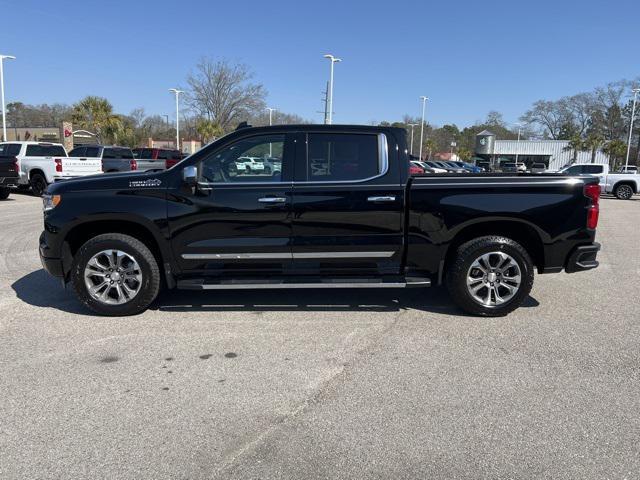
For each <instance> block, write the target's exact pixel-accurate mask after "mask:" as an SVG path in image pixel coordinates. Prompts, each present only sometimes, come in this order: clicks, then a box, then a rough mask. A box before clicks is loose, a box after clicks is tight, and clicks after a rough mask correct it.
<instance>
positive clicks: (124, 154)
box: [102, 148, 133, 160]
mask: <svg viewBox="0 0 640 480" xmlns="http://www.w3.org/2000/svg"><path fill="white" fill-rule="evenodd" d="M102 158H122V159H127V160H128V159H132V158H133V152H132V151H131V149H129V148H105V149H104V153H103V154H102Z"/></svg>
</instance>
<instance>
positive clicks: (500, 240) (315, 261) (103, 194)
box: [40, 125, 600, 316]
mask: <svg viewBox="0 0 640 480" xmlns="http://www.w3.org/2000/svg"><path fill="white" fill-rule="evenodd" d="M269 151H271V157H272V158H274V161H277V162H278V163H280V164H281V166H282V170H281V173H280V174H279V175H256V174H255V173H254V172H246V171H244V170H241V169H238V168H237V167H236V164H237V162H238V161H239V159H241V158H244V157H263V156H264V155H265V154H268V152H269ZM599 192H600V189H599V187H598V180H597V179H596V178H592V177H580V176H578V177H569V176H564V175H545V176H540V175H527V174H517V175H505V174H498V175H496V174H484V173H480V174H467V175H455V174H451V175H449V174H438V175H420V176H410V175H409V154H408V151H407V140H406V134H405V131H404V130H403V129H398V128H390V127H370V126H366V127H365V126H339V125H298V126H295V125H287V126H271V127H260V128H250V127H249V128H240V129H237V130H236V131H235V132H233V133H231V134H229V135H227V136H225V137H222V138H220V139H219V140H217V141H215V142H213V143H212V144H210V145H208V146H207V147H205V148H203V149H202V150H200V151H199V152H197V153H195V154H193V155H191V156H190V157H187V158H186V159H184V160H183V161H182V162H180V163H179V164H177V165H175V166H174V167H172V168H170V169H168V170H166V171H163V172H134V173H130V174H104V175H101V176H95V177H88V178H83V179H78V180H72V181H68V182H62V183H59V184H54V185H51V186H49V189H48V192H47V194H46V195H45V197H44V231H43V233H42V235H41V236H40V257H41V261H42V264H43V266H44V268H45V270H46V271H48V272H49V273H50V274H51V275H53V276H56V277H59V278H60V279H62V281H63V283H64V284H67V283H70V284H71V285H72V287H73V289H74V290H75V293H76V295H77V297H78V298H79V300H80V301H81V302H82V303H83V304H84V305H86V306H87V307H88V308H89V309H91V310H93V311H95V312H97V313H99V314H104V315H115V316H120V315H130V314H136V313H138V312H141V311H143V310H145V309H146V308H147V307H148V306H149V305H150V304H151V303H152V302H153V301H154V300H155V299H156V297H157V296H158V294H159V292H160V289H161V287H168V288H180V289H189V290H226V289H248V290H251V289H267V288H270V289H287V290H291V289H296V288H307V289H320V288H327V289H331V288H407V287H427V286H430V285H441V284H445V285H446V286H447V287H448V290H449V292H450V296H451V298H452V300H453V301H454V302H456V303H457V304H458V305H459V306H460V307H461V309H462V310H464V311H466V312H470V313H472V314H476V315H482V316H501V315H505V314H507V313H509V312H511V311H512V310H514V309H515V308H517V307H518V306H519V305H520V304H521V303H522V302H523V301H524V300H525V299H526V298H527V297H528V295H529V292H530V290H531V287H532V285H533V279H534V270H537V272H538V273H555V272H560V271H562V270H564V271H565V272H568V273H571V272H577V271H580V270H588V269H592V268H595V267H597V265H598V262H597V260H596V255H597V252H598V250H599V248H600V246H599V245H598V244H597V243H595V234H596V225H597V222H598V213H599V206H598V200H599Z"/></svg>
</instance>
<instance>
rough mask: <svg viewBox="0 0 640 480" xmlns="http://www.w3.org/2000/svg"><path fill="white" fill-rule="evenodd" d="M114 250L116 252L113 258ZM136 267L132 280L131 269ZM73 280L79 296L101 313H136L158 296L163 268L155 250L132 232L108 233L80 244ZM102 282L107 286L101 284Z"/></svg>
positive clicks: (72, 271)
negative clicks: (91, 289)
mask: <svg viewBox="0 0 640 480" xmlns="http://www.w3.org/2000/svg"><path fill="white" fill-rule="evenodd" d="M105 252H110V253H108V254H107V253H105ZM113 252H116V254H115V255H114V256H113V257H111V259H110V258H109V257H110V256H111V253H113ZM112 259H113V261H112ZM119 259H122V260H119ZM96 267H97V268H96ZM111 267H113V268H111ZM116 267H117V268H116ZM116 270H117V272H118V273H116ZM134 270H135V272H136V273H131V274H130V275H131V280H130V281H129V280H128V277H127V275H129V274H127V271H131V272H133V271H134ZM87 272H89V273H87ZM91 272H95V274H91ZM120 272H122V273H120ZM116 275H117V276H116ZM134 276H135V277H136V278H134ZM138 277H139V279H138ZM114 280H115V281H114ZM127 282H129V283H127ZM71 284H72V285H73V289H74V291H75V292H76V295H77V297H78V299H79V300H80V301H81V302H82V303H83V304H84V305H85V306H86V307H87V308H89V309H90V310H93V311H94V312H96V313H98V314H100V315H107V316H127V315H135V314H137V313H140V312H143V311H144V310H146V309H147V308H148V307H149V305H150V304H151V303H152V302H153V301H154V300H155V298H156V297H157V295H158V292H159V290H160V270H159V269H158V262H157V261H156V259H155V257H154V256H153V253H151V251H150V250H149V249H148V248H147V247H146V246H145V245H144V244H143V243H142V242H140V241H139V240H137V239H135V238H133V237H130V236H129V235H123V234H120V233H106V234H103V235H98V236H96V237H94V238H92V239H90V240H88V241H87V242H86V243H85V244H84V245H82V247H80V249H79V250H78V252H77V253H76V255H75V256H74V259H73V265H72V268H71ZM118 284H120V285H118ZM100 285H104V287H102V288H97V287H99V286H100ZM91 287H93V289H94V291H93V293H92V292H91V291H90V288H91ZM125 287H126V292H125ZM105 292H106V293H105ZM131 292H135V293H133V294H132V293H131Z"/></svg>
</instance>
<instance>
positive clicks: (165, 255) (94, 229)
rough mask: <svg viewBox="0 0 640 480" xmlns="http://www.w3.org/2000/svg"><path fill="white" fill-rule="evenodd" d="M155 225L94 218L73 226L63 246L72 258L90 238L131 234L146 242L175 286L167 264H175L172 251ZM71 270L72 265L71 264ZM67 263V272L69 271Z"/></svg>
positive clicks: (66, 235) (163, 273)
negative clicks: (114, 234) (107, 234)
mask: <svg viewBox="0 0 640 480" xmlns="http://www.w3.org/2000/svg"><path fill="white" fill-rule="evenodd" d="M154 230H155V229H154V228H153V227H150V226H148V225H145V224H144V223H143V222H140V221H138V220H137V219H131V218H127V219H120V218H118V219H117V220H116V219H94V220H88V221H84V222H81V223H78V224H76V225H74V226H73V227H71V228H70V229H69V231H68V232H66V234H65V236H64V244H65V247H63V248H64V249H65V250H66V249H67V248H68V253H69V255H70V258H73V256H74V255H75V254H76V252H77V251H78V249H79V248H80V247H81V246H82V245H84V244H85V243H86V242H87V241H88V240H89V239H91V238H93V237H96V236H98V235H102V234H105V233H119V234H123V235H129V236H130V237H133V238H135V239H137V240H139V241H141V242H142V243H144V244H145V245H146V246H147V248H149V250H151V253H152V254H153V256H154V257H155V259H156V261H157V262H158V267H159V269H160V272H161V275H162V276H163V278H164V280H165V281H166V282H167V285H168V286H173V277H172V276H171V275H170V272H171V268H169V272H167V271H166V270H167V265H173V264H174V263H173V261H172V257H171V251H170V249H169V247H168V246H167V245H166V239H164V238H163V237H162V235H161V234H160V232H158V231H154ZM69 270H70V265H69ZM67 272H68V270H67V266H66V265H65V273H67Z"/></svg>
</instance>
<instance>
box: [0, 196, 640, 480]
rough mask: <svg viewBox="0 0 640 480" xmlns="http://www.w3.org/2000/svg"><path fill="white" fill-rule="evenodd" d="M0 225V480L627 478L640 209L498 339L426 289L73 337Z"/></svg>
mask: <svg viewBox="0 0 640 480" xmlns="http://www.w3.org/2000/svg"><path fill="white" fill-rule="evenodd" d="M40 205H41V202H40V199H38V198H35V197H31V196H29V195H21V194H15V195H12V196H11V198H10V200H8V201H5V202H2V203H0V221H1V225H2V228H1V229H0V287H1V288H0V392H1V393H0V478H2V479H26V478H30V479H31V478H38V479H44V478H73V479H79V478H91V479H102V478H104V479H133V478H135V479H174V478H175V479H205V478H207V479H208V478H224V479H228V478H447V479H452V478H542V477H544V478H581V479H584V478H594V479H596V478H597V479H602V478H611V479H614V478H615V479H624V478H627V479H632V478H638V477H640V454H639V452H640V450H639V447H638V445H639V444H640V415H639V412H640V314H639V313H638V312H639V307H640V301H639V298H640V287H639V284H638V279H639V278H640V242H639V241H638V228H639V227H640V199H638V198H637V197H636V200H633V201H618V200H615V199H604V200H602V211H601V220H600V228H599V231H598V240H599V241H600V242H601V243H602V244H603V250H602V252H601V253H600V257H599V258H600V261H601V265H600V268H598V269H596V270H594V271H590V272H584V273H579V274H573V275H566V274H559V275H546V276H537V277H536V283H535V285H534V288H533V291H532V294H531V298H530V299H529V300H528V301H527V303H526V306H525V307H523V308H521V309H519V310H517V311H516V312H515V313H513V314H511V315H510V316H508V317H506V318H498V319H482V318H474V317H469V316H465V315H463V314H461V313H460V312H459V311H458V310H457V309H456V308H455V307H454V306H453V305H452V304H451V303H450V301H449V299H448V298H447V294H446V291H444V290H442V289H436V288H434V289H426V290H407V291H356V290H344V291H318V292H315V291H296V292H295V293H291V292H286V291H273V292H269V291H256V292H248V291H241V292H229V291H225V292H212V293H199V292H169V293H167V294H165V295H163V296H162V298H161V299H160V302H159V303H158V304H157V305H156V306H155V307H154V308H153V309H151V310H149V311H147V312H145V313H144V314H142V315H139V316H136V317H129V318H101V317H96V316H92V315H90V314H89V313H88V312H87V311H85V310H84V309H83V308H82V307H81V305H80V304H79V303H78V302H77V301H76V300H75V298H74V296H73V295H72V293H71V292H70V291H65V290H63V289H62V288H61V286H60V284H59V283H58V282H56V281H55V280H53V279H51V278H49V277H48V276H47V275H46V274H45V273H44V272H43V270H42V269H41V266H40V263H39V260H38V255H37V239H38V235H39V233H40V231H41V225H42V215H41V207H40Z"/></svg>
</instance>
